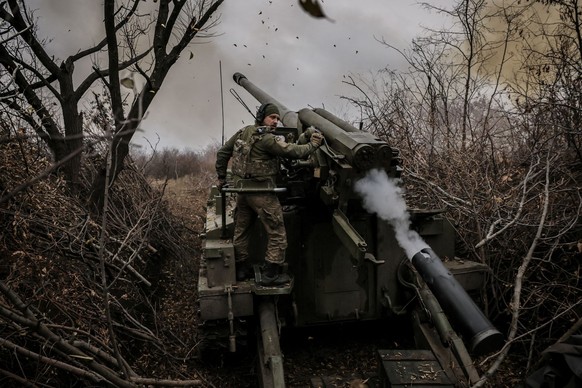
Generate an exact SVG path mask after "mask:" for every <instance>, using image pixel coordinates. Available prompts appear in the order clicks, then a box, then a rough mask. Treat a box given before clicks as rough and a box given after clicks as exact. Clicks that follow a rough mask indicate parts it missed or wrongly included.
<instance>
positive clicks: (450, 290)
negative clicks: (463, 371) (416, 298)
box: [412, 248, 503, 355]
mask: <svg viewBox="0 0 582 388" xmlns="http://www.w3.org/2000/svg"><path fill="white" fill-rule="evenodd" d="M412 265H413V266H414V268H416V270H417V271H418V273H419V274H420V276H421V277H422V279H423V280H424V281H425V282H426V284H427V285H428V288H429V289H430V290H431V291H432V293H433V294H434V295H435V297H436V299H437V300H438V302H439V304H440V305H441V306H442V308H443V310H444V312H445V313H446V314H447V316H448V317H449V318H451V319H452V321H453V323H456V324H457V325H458V326H459V328H460V332H461V334H462V335H463V337H465V339H466V340H467V341H469V346H470V348H471V351H472V352H473V353H474V354H477V355H482V354H487V353H491V352H493V351H496V350H499V349H500V348H501V346H503V335H502V334H501V333H500V332H499V331H498V330H497V329H496V328H495V327H494V326H493V325H492V324H491V322H489V320H488V319H487V317H486V316H485V314H483V312H482V311H481V310H480V309H479V307H477V305H476V304H475V302H473V300H472V299H471V297H470V296H469V295H468V294H467V292H466V291H465V290H464V289H463V287H462V286H461V285H460V284H459V282H458V281H457V280H456V279H455V278H454V277H453V275H452V274H451V273H450V271H449V270H448V269H447V268H446V267H445V266H444V264H443V263H442V261H441V260H440V258H439V257H438V256H437V255H436V254H435V253H434V251H433V250H432V249H430V248H425V249H422V250H421V251H419V252H418V253H416V254H415V255H414V256H412Z"/></svg>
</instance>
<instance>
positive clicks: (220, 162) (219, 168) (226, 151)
mask: <svg viewBox="0 0 582 388" xmlns="http://www.w3.org/2000/svg"><path fill="white" fill-rule="evenodd" d="M239 134H240V131H237V133H235V134H234V135H233V136H232V137H231V138H230V139H228V141H227V142H226V143H224V145H223V146H222V147H220V149H219V150H218V152H217V153H216V165H215V168H216V175H218V178H221V179H224V178H226V170H227V168H228V161H229V160H230V158H231V157H232V151H233V149H234V143H235V142H236V139H237V137H238V135H239Z"/></svg>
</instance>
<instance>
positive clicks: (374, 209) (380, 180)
mask: <svg viewBox="0 0 582 388" xmlns="http://www.w3.org/2000/svg"><path fill="white" fill-rule="evenodd" d="M354 189H355V191H356V192H357V193H358V194H360V195H361V196H362V198H363V201H364V202H363V205H364V208H365V209H366V210H367V211H368V212H370V213H376V214H377V215H378V217H380V218H381V219H383V220H384V221H387V222H389V223H390V225H392V228H394V232H395V233H396V240H397V241H398V244H399V245H400V246H401V247H402V249H404V252H405V253H406V256H407V257H408V258H409V259H410V260H412V256H414V255H415V254H416V253H417V252H419V251H420V250H421V249H424V248H429V246H428V245H427V244H426V243H425V242H424V240H423V239H422V237H420V235H419V234H418V233H417V232H415V231H414V230H410V214H409V213H408V210H407V209H406V202H405V201H404V197H403V191H404V190H403V189H402V188H401V187H398V186H397V185H396V183H395V181H394V180H391V179H390V178H388V175H386V172H385V171H384V170H379V169H373V170H370V171H368V173H367V174H366V176H365V177H364V178H362V179H360V180H358V181H356V183H355V184H354Z"/></svg>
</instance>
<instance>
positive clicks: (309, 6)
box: [299, 0, 333, 22]
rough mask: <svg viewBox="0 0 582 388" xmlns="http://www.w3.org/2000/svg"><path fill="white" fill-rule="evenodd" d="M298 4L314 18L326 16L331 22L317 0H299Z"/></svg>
mask: <svg viewBox="0 0 582 388" xmlns="http://www.w3.org/2000/svg"><path fill="white" fill-rule="evenodd" d="M299 5H300V6H301V8H303V10H304V11H305V12H307V13H308V14H309V15H311V16H313V17H314V18H326V19H328V20H330V21H331V22H333V20H331V19H330V18H328V17H327V16H326V15H325V14H324V13H323V10H322V9H321V6H320V5H319V2H318V1H317V0H299Z"/></svg>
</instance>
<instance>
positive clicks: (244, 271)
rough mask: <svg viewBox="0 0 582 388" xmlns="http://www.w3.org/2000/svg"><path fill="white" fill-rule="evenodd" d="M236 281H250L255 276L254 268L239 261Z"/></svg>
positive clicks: (245, 262)
mask: <svg viewBox="0 0 582 388" xmlns="http://www.w3.org/2000/svg"><path fill="white" fill-rule="evenodd" d="M235 266H236V281H237V282H242V281H243V280H246V279H250V278H252V277H253V276H254V272H253V267H252V266H251V265H250V264H249V263H248V262H247V261H246V260H244V261H237V262H236V264H235Z"/></svg>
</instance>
